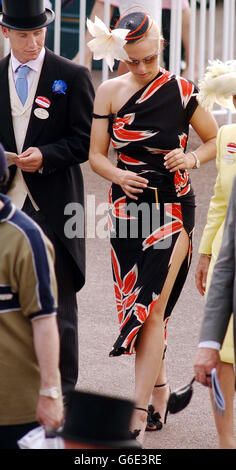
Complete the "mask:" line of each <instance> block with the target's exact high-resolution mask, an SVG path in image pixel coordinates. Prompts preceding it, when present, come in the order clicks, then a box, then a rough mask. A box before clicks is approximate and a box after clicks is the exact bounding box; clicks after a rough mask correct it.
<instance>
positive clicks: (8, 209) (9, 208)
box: [0, 193, 16, 223]
mask: <svg viewBox="0 0 236 470" xmlns="http://www.w3.org/2000/svg"><path fill="white" fill-rule="evenodd" d="M0 199H1V201H2V202H3V204H4V207H3V208H2V209H1V210H0V223H1V222H5V220H7V219H10V218H11V216H12V215H13V214H14V212H15V209H16V208H15V206H14V205H13V204H12V202H11V199H10V198H9V197H8V196H5V195H4V194H2V193H0Z"/></svg>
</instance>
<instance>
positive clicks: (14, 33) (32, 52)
mask: <svg viewBox="0 0 236 470" xmlns="http://www.w3.org/2000/svg"><path fill="white" fill-rule="evenodd" d="M2 32H3V35H4V36H5V38H9V40H10V45H11V49H12V52H13V54H14V56H15V58H16V59H18V60H19V62H21V63H22V64H25V63H26V62H28V61H29V60H35V59H37V57H38V56H39V54H40V52H41V50H42V48H43V46H44V44H45V38H46V28H42V29H35V30H33V31H19V30H15V29H9V28H5V26H3V27H2Z"/></svg>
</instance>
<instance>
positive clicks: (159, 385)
mask: <svg viewBox="0 0 236 470" xmlns="http://www.w3.org/2000/svg"><path fill="white" fill-rule="evenodd" d="M166 385H168V382H166V383H164V384H158V385H154V388H156V387H158V388H159V387H165V386H166Z"/></svg>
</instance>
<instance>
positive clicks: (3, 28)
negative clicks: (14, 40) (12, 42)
mask: <svg viewBox="0 0 236 470" xmlns="http://www.w3.org/2000/svg"><path fill="white" fill-rule="evenodd" d="M1 29H2V34H3V36H4V38H6V39H8V38H9V29H8V28H6V26H1Z"/></svg>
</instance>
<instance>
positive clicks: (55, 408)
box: [36, 395, 64, 429]
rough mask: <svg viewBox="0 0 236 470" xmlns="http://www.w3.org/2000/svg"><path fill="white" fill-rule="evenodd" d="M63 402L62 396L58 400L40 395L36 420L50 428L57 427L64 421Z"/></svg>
mask: <svg viewBox="0 0 236 470" xmlns="http://www.w3.org/2000/svg"><path fill="white" fill-rule="evenodd" d="M63 418H64V413H63V402H62V397H61V396H60V397H59V398H57V399H56V400H54V399H52V398H49V397H44V396H41V395H39V399H38V404H37V409H36V420H37V421H38V422H39V423H40V424H42V425H43V426H45V427H46V428H49V429H57V428H58V427H59V426H60V425H61V424H62V422H63Z"/></svg>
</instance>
